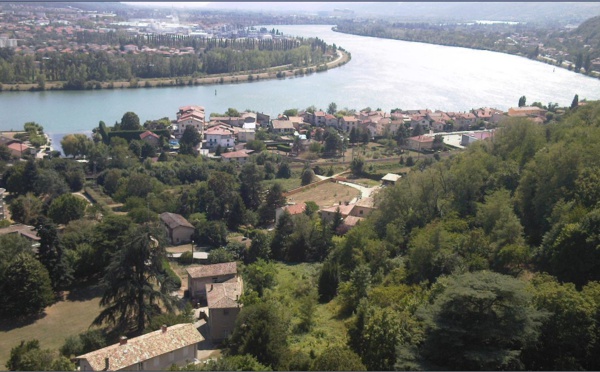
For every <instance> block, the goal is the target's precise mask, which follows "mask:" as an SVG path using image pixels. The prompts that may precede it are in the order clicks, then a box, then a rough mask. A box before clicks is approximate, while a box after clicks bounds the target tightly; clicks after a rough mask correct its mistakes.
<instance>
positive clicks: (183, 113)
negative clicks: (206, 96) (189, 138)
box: [173, 106, 205, 138]
mask: <svg viewBox="0 0 600 372" xmlns="http://www.w3.org/2000/svg"><path fill="white" fill-rule="evenodd" d="M175 124H176V126H175V129H174V130H173V134H174V135H175V137H177V138H180V137H181V136H182V135H183V132H185V129H186V128H187V127H189V126H192V127H193V128H195V129H196V130H197V131H198V132H199V133H200V135H202V133H203V132H204V124H205V114H204V107H202V106H182V107H180V108H179V111H178V112H177V119H176V120H175Z"/></svg>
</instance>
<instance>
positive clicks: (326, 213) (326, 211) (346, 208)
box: [319, 204, 354, 222]
mask: <svg viewBox="0 0 600 372" xmlns="http://www.w3.org/2000/svg"><path fill="white" fill-rule="evenodd" d="M352 208H354V205H353V204H351V205H346V204H341V205H334V206H333V207H329V208H323V209H321V210H320V211H319V213H320V214H321V219H322V220H323V221H327V222H332V221H333V218H334V216H335V214H336V213H337V212H338V209H339V212H340V214H341V216H342V218H345V217H348V216H349V215H350V212H351V211H352Z"/></svg>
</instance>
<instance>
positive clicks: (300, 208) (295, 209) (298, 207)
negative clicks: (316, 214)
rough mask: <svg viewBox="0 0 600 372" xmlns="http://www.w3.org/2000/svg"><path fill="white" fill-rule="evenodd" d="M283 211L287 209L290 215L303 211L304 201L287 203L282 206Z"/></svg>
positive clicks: (304, 208)
mask: <svg viewBox="0 0 600 372" xmlns="http://www.w3.org/2000/svg"><path fill="white" fill-rule="evenodd" d="M283 210H284V211H288V213H289V214H291V215H292V216H293V215H295V214H300V213H303V212H304V211H305V210H306V203H299V204H294V205H287V206H285V207H283Z"/></svg>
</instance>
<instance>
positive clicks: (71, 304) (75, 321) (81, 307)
mask: <svg viewBox="0 0 600 372" xmlns="http://www.w3.org/2000/svg"><path fill="white" fill-rule="evenodd" d="M100 295H101V293H100V291H99V290H98V288H97V287H92V288H89V287H88V288H83V289H78V290H75V291H72V292H71V293H69V294H67V296H66V297H65V298H66V299H65V300H64V301H59V302H57V303H56V304H54V305H52V306H50V307H48V308H46V311H45V314H44V315H42V317H41V318H39V319H37V320H35V321H33V322H28V323H18V322H14V321H12V322H11V321H5V320H2V321H0V370H3V369H5V364H6V362H7V360H8V357H9V356H10V349H12V348H13V347H15V346H17V345H18V344H19V343H20V342H21V340H23V341H27V340H31V339H34V338H35V339H38V340H39V341H40V346H41V348H42V349H53V350H57V349H58V348H60V347H61V346H62V345H63V343H64V341H65V339H66V338H67V337H69V336H75V335H78V334H79V333H81V332H84V331H86V330H87V329H88V327H89V326H90V324H92V321H93V320H94V318H95V317H96V316H97V315H98V314H99V313H100V310H101V309H100V307H99V303H100Z"/></svg>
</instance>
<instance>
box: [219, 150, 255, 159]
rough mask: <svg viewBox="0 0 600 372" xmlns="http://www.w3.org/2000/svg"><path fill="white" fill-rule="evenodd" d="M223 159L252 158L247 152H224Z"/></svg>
mask: <svg viewBox="0 0 600 372" xmlns="http://www.w3.org/2000/svg"><path fill="white" fill-rule="evenodd" d="M221 157H222V158H225V159H238V158H247V157H250V155H249V154H248V152H246V150H240V151H233V152H224V153H222V154H221Z"/></svg>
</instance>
